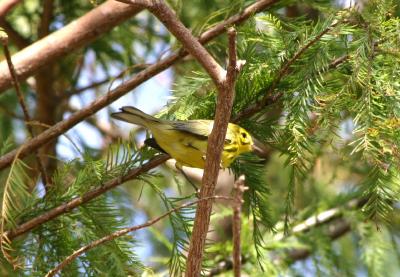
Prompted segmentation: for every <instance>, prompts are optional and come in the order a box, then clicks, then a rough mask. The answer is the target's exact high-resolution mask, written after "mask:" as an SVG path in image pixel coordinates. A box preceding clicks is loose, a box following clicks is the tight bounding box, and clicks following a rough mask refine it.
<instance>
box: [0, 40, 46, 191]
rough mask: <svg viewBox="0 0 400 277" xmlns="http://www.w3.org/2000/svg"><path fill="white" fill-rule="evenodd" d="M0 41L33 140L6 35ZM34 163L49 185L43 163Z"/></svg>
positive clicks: (40, 161)
mask: <svg viewBox="0 0 400 277" xmlns="http://www.w3.org/2000/svg"><path fill="white" fill-rule="evenodd" d="M0 40H1V43H2V44H3V49H4V55H5V56H6V60H7V65H8V68H9V71H10V74H11V77H12V83H13V85H14V88H15V92H16V94H17V98H18V102H19V104H20V106H21V108H22V112H23V114H24V120H25V125H26V128H27V129H28V133H29V135H30V136H31V137H32V138H33V137H34V133H33V128H32V126H31V125H29V124H27V122H30V121H31V117H30V115H29V112H28V108H27V107H26V104H25V100H24V95H23V94H22V91H21V87H20V85H19V82H18V77H17V74H16V73H15V68H14V65H13V63H12V61H11V55H10V51H9V50H8V37H7V35H6V34H4V35H2V34H1V33H0ZM36 161H37V163H38V169H39V171H40V174H41V175H42V181H43V185H44V186H47V184H49V179H48V176H47V173H46V169H45V167H44V165H43V162H42V160H41V159H40V157H39V155H36Z"/></svg>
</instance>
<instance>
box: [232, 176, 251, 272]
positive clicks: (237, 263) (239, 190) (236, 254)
mask: <svg viewBox="0 0 400 277" xmlns="http://www.w3.org/2000/svg"><path fill="white" fill-rule="evenodd" d="M244 180H245V179H244V175H242V176H240V177H239V179H238V180H237V181H236V182H235V184H234V190H235V195H234V200H235V201H234V202H233V219H232V234H233V255H232V256H233V273H234V276H235V277H240V271H241V269H240V268H241V264H242V261H241V259H242V257H241V246H240V231H241V228H242V221H241V214H242V205H243V193H244V192H245V191H246V190H247V189H248V187H246V185H245V183H244Z"/></svg>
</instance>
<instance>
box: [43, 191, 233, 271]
mask: <svg viewBox="0 0 400 277" xmlns="http://www.w3.org/2000/svg"><path fill="white" fill-rule="evenodd" d="M215 199H224V200H232V198H231V197H228V196H219V195H215V196H211V197H208V198H201V199H198V200H195V201H192V202H189V203H186V204H183V205H180V206H179V207H176V208H174V209H171V210H169V211H168V212H166V213H164V214H162V215H160V216H159V217H156V218H154V219H151V220H149V221H147V222H146V223H143V224H140V225H135V226H132V227H128V228H123V229H121V230H118V231H116V232H114V233H112V234H110V235H107V236H104V237H102V238H100V239H98V240H95V241H93V242H91V243H89V244H88V245H85V246H83V247H81V248H79V249H78V250H76V251H75V252H74V253H72V254H71V255H70V256H68V257H67V258H65V259H64V260H63V261H62V262H61V263H60V264H59V265H57V266H56V267H55V268H53V269H52V270H50V271H49V272H48V273H47V274H46V275H45V276H46V277H52V276H55V274H56V273H57V272H59V271H60V270H62V269H63V268H64V267H65V266H67V265H68V264H70V263H71V262H72V261H73V260H74V259H76V258H77V257H79V256H80V255H82V254H83V253H85V252H87V251H89V250H90V249H93V248H95V247H97V246H99V245H101V244H104V243H106V242H108V241H111V240H114V239H116V238H119V237H121V236H124V235H126V234H128V233H130V232H134V231H137V230H140V229H143V228H146V227H149V226H151V225H154V224H155V223H157V222H158V221H160V220H161V219H163V218H164V217H167V216H168V215H170V214H172V213H175V212H177V211H179V210H181V209H184V208H187V207H190V206H193V205H195V204H197V203H199V202H202V201H205V200H215Z"/></svg>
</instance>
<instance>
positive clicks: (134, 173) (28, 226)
mask: <svg viewBox="0 0 400 277" xmlns="http://www.w3.org/2000/svg"><path fill="white" fill-rule="evenodd" d="M168 159H170V156H169V155H166V154H162V155H158V156H156V157H154V158H152V159H151V160H150V161H149V162H147V163H145V164H143V165H142V166H140V167H138V168H134V169H131V170H130V171H128V172H127V173H126V174H125V175H124V176H122V177H116V178H114V179H112V180H110V181H108V182H106V183H105V184H104V185H102V186H99V187H97V188H95V189H93V190H91V191H89V192H86V193H85V194H83V195H82V196H79V197H75V198H73V199H72V200H70V201H69V202H67V203H64V204H61V205H60V206H57V207H55V208H53V209H51V210H49V211H47V212H45V213H43V214H41V215H39V216H37V217H35V218H32V219H31V220H29V221H27V222H25V223H22V224H20V225H19V226H17V227H15V228H14V229H13V230H10V231H7V232H5V233H4V236H5V237H6V238H7V239H8V240H13V239H14V238H16V237H18V236H20V235H22V234H25V233H27V232H29V231H30V230H32V229H34V228H35V227H37V226H39V225H41V224H43V223H45V222H48V221H50V220H52V219H54V218H56V217H58V216H60V215H62V214H64V213H67V212H69V211H71V210H72V209H74V208H76V207H78V206H80V205H82V204H84V203H87V202H89V201H90V200H92V199H94V198H96V197H98V196H100V195H101V194H103V193H105V192H107V191H109V190H111V189H113V188H115V187H117V186H119V185H121V184H123V183H124V182H126V181H129V180H132V179H134V178H136V177H138V176H139V175H140V174H142V173H144V172H147V171H149V170H150V169H153V168H155V167H156V166H158V165H160V164H162V163H164V162H165V161H167V160H168Z"/></svg>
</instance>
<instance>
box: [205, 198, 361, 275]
mask: <svg viewBox="0 0 400 277" xmlns="http://www.w3.org/2000/svg"><path fill="white" fill-rule="evenodd" d="M366 202H367V199H366V198H360V199H353V200H350V201H349V202H348V203H347V204H345V205H343V206H340V207H335V208H332V209H329V210H326V211H323V212H320V213H318V214H315V215H313V216H310V217H309V218H307V219H306V220H304V221H303V222H301V223H299V224H297V225H296V226H294V227H293V228H292V230H291V231H290V232H289V235H294V234H299V233H305V232H308V231H310V230H311V229H313V228H316V227H319V226H324V225H327V231H326V233H325V235H326V236H327V237H329V238H330V239H331V240H335V239H338V238H340V237H341V236H343V235H345V234H346V233H347V232H349V231H350V230H351V226H350V223H349V222H348V221H347V220H346V219H344V218H343V217H342V216H343V210H344V209H346V210H349V209H360V208H362V207H363V206H364V204H365V203H366ZM287 237H288V235H285V234H284V233H283V232H281V233H278V234H276V235H275V236H274V238H273V240H274V241H282V240H284V239H285V238H287ZM311 254H312V251H311V250H309V249H306V248H295V249H291V250H290V251H288V252H287V254H286V257H287V259H289V260H290V261H292V262H295V261H298V260H303V259H306V258H307V257H308V256H309V255H311ZM281 260H282V259H281V257H279V256H277V257H276V258H274V260H273V262H280V261H281ZM245 262H246V260H242V264H243V263H245ZM232 268H233V263H232V260H231V259H226V260H223V261H221V262H220V263H219V264H218V266H217V267H215V268H213V269H212V270H211V271H210V272H209V274H208V275H207V276H215V275H218V274H220V273H222V272H225V271H228V270H231V269H232Z"/></svg>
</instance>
